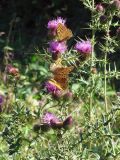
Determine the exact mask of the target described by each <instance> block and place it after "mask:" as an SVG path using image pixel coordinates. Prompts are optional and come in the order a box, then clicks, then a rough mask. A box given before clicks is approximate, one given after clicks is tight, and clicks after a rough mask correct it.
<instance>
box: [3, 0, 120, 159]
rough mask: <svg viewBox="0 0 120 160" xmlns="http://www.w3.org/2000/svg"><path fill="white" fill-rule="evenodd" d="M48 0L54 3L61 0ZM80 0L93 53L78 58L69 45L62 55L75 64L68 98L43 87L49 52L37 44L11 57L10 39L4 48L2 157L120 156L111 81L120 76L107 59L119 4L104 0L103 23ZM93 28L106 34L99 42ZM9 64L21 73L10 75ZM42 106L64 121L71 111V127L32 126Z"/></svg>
mask: <svg viewBox="0 0 120 160" xmlns="http://www.w3.org/2000/svg"><path fill="white" fill-rule="evenodd" d="M52 2H53V3H54V4H55V5H56V6H57V5H59V3H60V2H59V1H55V0H53V1H52ZM82 2H83V4H84V5H85V8H87V9H88V10H90V12H91V22H89V23H88V27H89V29H90V30H91V31H92V35H91V37H89V38H91V41H92V54H91V57H89V58H88V59H86V60H85V61H82V60H81V57H80V56H79V53H77V52H76V51H75V50H74V49H73V48H71V49H70V50H69V51H68V52H67V53H66V54H64V55H63V56H62V59H63V64H65V65H68V66H71V65H72V66H74V70H73V72H72V73H71V74H70V76H69V88H70V90H71V91H72V93H73V97H72V98H69V97H59V98H58V97H57V98H56V97H53V96H52V95H51V94H48V93H47V92H46V90H45V89H44V87H43V84H44V82H45V81H47V79H49V78H50V77H51V76H52V73H51V71H50V65H51V62H52V60H51V55H50V53H48V52H47V51H46V50H43V51H41V50H39V47H38V48H37V49H36V50H35V53H33V54H30V55H29V57H25V59H23V62H21V61H17V60H16V59H14V60H13V59H10V58H9V55H10V53H9V52H12V51H13V48H12V47H10V46H9V44H7V45H6V46H5V47H4V49H3V51H4V57H3V60H2V66H3V67H4V71H3V70H2V69H1V72H0V95H3V97H4V103H3V104H2V105H1V104H0V110H1V113H0V160H119V159H120V118H119V117H120V95H119V94H118V95H117V94H116V91H115V89H114V87H113V86H112V85H111V81H112V80H113V79H114V78H116V79H120V72H119V71H118V69H117V67H116V64H115V63H114V62H111V61H110V59H109V55H110V54H116V50H117V49H118V46H119V40H118V37H117V35H116V36H112V35H110V31H111V30H112V29H111V27H117V26H119V22H115V23H114V22H113V18H114V15H115V13H116V11H117V9H116V10H111V11H110V10H109V7H110V6H109V3H110V1H108V0H106V1H105V0H104V1H103V2H104V3H105V4H106V5H107V8H106V12H105V13H106V15H107V16H108V19H107V21H106V23H104V24H103V23H101V21H100V16H101V14H99V13H98V12H96V11H95V3H94V1H93V0H92V1H91V0H85V1H82ZM32 3H33V4H35V3H37V1H32ZM103 14H104V13H103ZM115 29H116V28H115ZM97 32H100V33H102V34H103V33H104V34H103V35H102V37H100V38H101V39H102V40H101V41H99V37H97ZM8 42H9V41H8ZM97 52H100V53H101V55H100V56H98V55H97ZM9 63H12V64H13V65H14V66H16V67H17V68H19V74H17V75H14V74H13V75H11V74H8V72H7V71H6V66H7V65H8V64H9ZM46 111H47V112H53V113H55V114H56V115H57V116H58V117H59V118H61V119H62V120H64V119H65V118H66V117H67V116H72V118H73V120H74V121H73V124H72V126H71V128H70V129H66V128H62V129H52V128H50V130H48V131H47V132H44V131H43V130H39V131H38V132H35V131H34V125H35V124H38V125H41V123H42V122H41V119H42V116H43V114H44V113H45V112H46Z"/></svg>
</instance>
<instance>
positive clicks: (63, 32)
mask: <svg viewBox="0 0 120 160" xmlns="http://www.w3.org/2000/svg"><path fill="white" fill-rule="evenodd" d="M72 36H73V34H72V31H71V30H70V29H68V28H67V27H66V26H64V25H63V24H61V23H59V24H58V27H57V38H58V40H59V41H64V40H68V39H70V38H71V37H72Z"/></svg>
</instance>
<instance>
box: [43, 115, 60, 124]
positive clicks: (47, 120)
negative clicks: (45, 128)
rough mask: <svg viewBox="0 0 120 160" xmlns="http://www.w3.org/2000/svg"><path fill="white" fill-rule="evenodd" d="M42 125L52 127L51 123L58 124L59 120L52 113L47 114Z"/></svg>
mask: <svg viewBox="0 0 120 160" xmlns="http://www.w3.org/2000/svg"><path fill="white" fill-rule="evenodd" d="M42 119H43V123H47V124H48V125H50V126H51V125H52V124H51V122H54V123H58V122H60V120H59V119H58V118H57V117H56V116H55V115H54V114H52V113H50V112H47V113H45V114H44V116H43V118H42Z"/></svg>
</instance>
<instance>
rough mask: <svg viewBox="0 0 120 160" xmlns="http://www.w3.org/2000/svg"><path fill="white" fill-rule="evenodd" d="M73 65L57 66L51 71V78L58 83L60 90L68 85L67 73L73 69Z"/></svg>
mask: <svg viewBox="0 0 120 160" xmlns="http://www.w3.org/2000/svg"><path fill="white" fill-rule="evenodd" d="M73 68H74V67H73V66H71V67H58V68H56V69H55V70H54V71H53V75H54V77H53V79H54V80H55V82H56V84H58V85H59V86H60V87H61V88H62V90H66V89H67V86H68V75H69V73H70V72H71V71H72V70H73Z"/></svg>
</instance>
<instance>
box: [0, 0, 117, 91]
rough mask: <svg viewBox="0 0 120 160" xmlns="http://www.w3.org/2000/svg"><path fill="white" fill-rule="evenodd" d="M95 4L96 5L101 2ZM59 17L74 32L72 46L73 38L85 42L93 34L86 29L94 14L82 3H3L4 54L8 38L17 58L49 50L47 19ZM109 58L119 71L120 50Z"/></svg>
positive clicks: (64, 0)
mask: <svg viewBox="0 0 120 160" xmlns="http://www.w3.org/2000/svg"><path fill="white" fill-rule="evenodd" d="M95 2H96V4H97V3H98V2H100V1H97V0H96V1H95ZM57 16H61V17H63V18H66V19H67V25H68V27H69V28H71V30H72V31H73V33H74V38H73V39H71V40H70V41H69V45H73V44H74V43H75V40H74V39H76V38H77V36H80V37H81V38H83V39H84V38H85V37H91V31H90V30H89V29H85V28H87V27H88V26H87V24H88V23H89V22H90V19H91V14H90V12H89V10H87V9H85V8H84V6H83V4H82V3H81V2H80V1H79V0H1V1H0V32H5V35H3V36H1V37H0V47H1V55H2V54H3V52H2V49H3V47H4V46H5V45H6V43H7V42H6V39H7V37H9V43H8V45H9V46H11V47H13V48H14V50H15V55H16V57H17V58H23V56H24V55H25V54H29V53H32V52H34V51H35V48H36V47H39V48H40V49H42V48H44V47H46V45H47V42H48V37H47V27H46V26H47V23H48V20H50V19H52V18H56V17H57ZM11 24H12V25H11ZM113 33H114V29H113ZM97 36H98V39H99V37H100V36H101V33H97ZM109 58H110V59H111V61H115V62H116V63H117V67H118V69H120V62H119V60H120V54H119V51H117V54H114V55H112V56H111V55H110V57H109ZM113 81H114V80H113ZM115 82H116V84H117V86H116V89H117V90H120V89H119V87H120V84H119V81H118V80H115Z"/></svg>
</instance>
